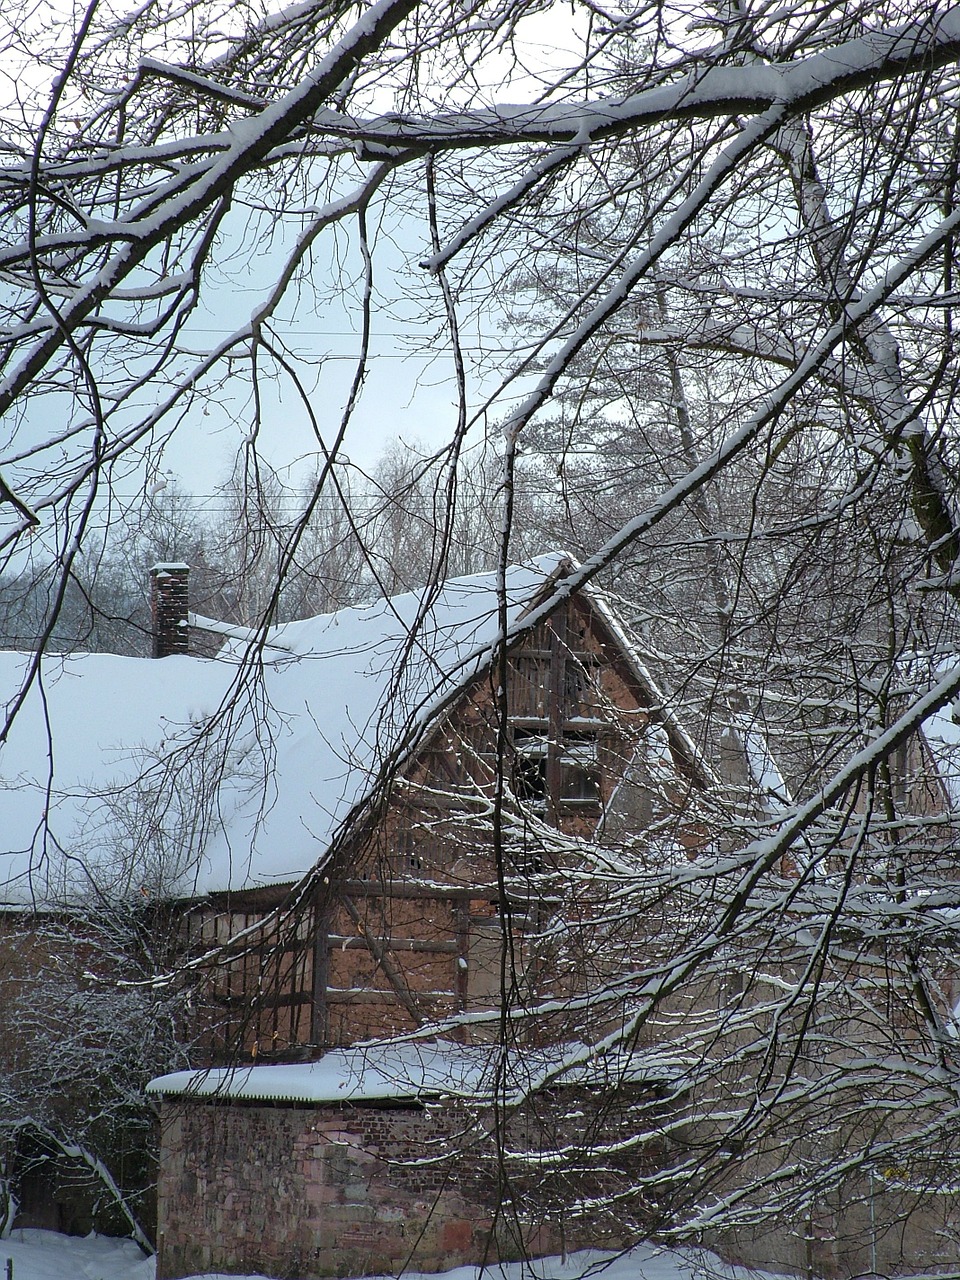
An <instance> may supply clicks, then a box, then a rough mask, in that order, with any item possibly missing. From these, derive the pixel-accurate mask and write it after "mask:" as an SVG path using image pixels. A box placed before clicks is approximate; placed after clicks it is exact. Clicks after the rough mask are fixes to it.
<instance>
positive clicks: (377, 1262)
mask: <svg viewBox="0 0 960 1280" xmlns="http://www.w3.org/2000/svg"><path fill="white" fill-rule="evenodd" d="M161 1115H162V1118H161V1143H162V1160H161V1170H162V1173H161V1180H160V1187H159V1233H158V1245H159V1259H158V1270H157V1276H158V1280H171V1277H178V1276H183V1275H189V1274H193V1273H195V1272H199V1271H208V1270H220V1271H227V1272H239V1273H244V1272H246V1273H250V1272H264V1273H265V1274H267V1275H271V1276H278V1277H287V1276H297V1277H313V1276H333V1275H341V1276H343V1275H364V1274H369V1273H371V1272H391V1271H394V1272H396V1271H399V1270H400V1269H401V1268H402V1267H403V1265H404V1264H405V1263H406V1262H407V1261H408V1260H409V1259H410V1258H411V1256H415V1257H416V1264H417V1266H418V1267H419V1268H422V1269H425V1270H428V1271H433V1270H442V1269H445V1268H448V1267H453V1266H457V1265H459V1264H461V1263H464V1262H467V1261H470V1260H474V1259H476V1258H479V1257H480V1256H482V1254H483V1251H484V1246H485V1239H486V1236H487V1233H488V1232H489V1229H490V1226H491V1222H490V1219H489V1216H488V1215H485V1214H484V1212H483V1211H482V1210H481V1209H479V1208H478V1207H477V1205H476V1204H472V1203H471V1202H470V1201H469V1200H468V1199H467V1198H466V1197H465V1195H464V1194H463V1192H462V1189H461V1187H460V1185H459V1184H458V1182H457V1180H456V1178H455V1176H454V1175H453V1173H452V1170H451V1166H450V1164H449V1163H447V1162H443V1163H441V1164H440V1165H432V1164H430V1163H420V1164H417V1165H413V1166H405V1165H403V1164H402V1163H399V1162H401V1161H410V1160H419V1161H424V1159H425V1158H428V1157H429V1156H430V1155H431V1154H432V1153H434V1152H436V1151H437V1150H438V1147H446V1148H448V1147H449V1141H450V1136H451V1126H452V1125H454V1124H455V1123H456V1122H455V1121H454V1119H453V1115H452V1113H451V1112H449V1111H446V1110H445V1109H443V1108H430V1109H426V1110H424V1109H420V1108H416V1107H412V1106H411V1107H409V1108H407V1107H370V1106H368V1107H349V1106H323V1107H312V1106H307V1107H299V1106H258V1105H246V1104H209V1103H207V1104H204V1103H199V1102H198V1103H183V1102H177V1103H173V1102H167V1103H164V1104H163V1106H162V1109H161Z"/></svg>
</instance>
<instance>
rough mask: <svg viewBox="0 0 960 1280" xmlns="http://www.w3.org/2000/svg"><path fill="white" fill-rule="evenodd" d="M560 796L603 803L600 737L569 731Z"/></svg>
mask: <svg viewBox="0 0 960 1280" xmlns="http://www.w3.org/2000/svg"><path fill="white" fill-rule="evenodd" d="M560 799H561V800H568V801H571V802H575V803H579V804H594V805H595V804H599V802H600V759H599V749H598V744H597V739H596V738H595V737H593V736H591V735H586V734H567V735H566V736H565V738H564V740H563V754H562V755H561V757H560Z"/></svg>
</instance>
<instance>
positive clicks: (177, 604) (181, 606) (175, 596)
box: [150, 564, 190, 658]
mask: <svg viewBox="0 0 960 1280" xmlns="http://www.w3.org/2000/svg"><path fill="white" fill-rule="evenodd" d="M189 572H190V566H189V565H188V564H155V565H154V566H153V568H152V569H151V570H150V578H151V583H150V613H151V616H152V618H153V656H154V657H155V658H168V657H169V656H170V654H172V653H186V652H187V643H188V638H189V637H188V632H189V627H188V626H187V609H188V607H189V597H188V592H187V575H188V574H189Z"/></svg>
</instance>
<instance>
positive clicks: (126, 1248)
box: [0, 1230, 157, 1280]
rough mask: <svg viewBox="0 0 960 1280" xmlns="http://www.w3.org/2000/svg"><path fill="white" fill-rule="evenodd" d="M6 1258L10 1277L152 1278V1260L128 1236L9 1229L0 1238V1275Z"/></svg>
mask: <svg viewBox="0 0 960 1280" xmlns="http://www.w3.org/2000/svg"><path fill="white" fill-rule="evenodd" d="M7 1259H10V1260H12V1262H13V1280H154V1276H155V1275H156V1271H157V1268H156V1263H155V1261H154V1259H153V1258H145V1257H144V1256H143V1253H142V1252H141V1251H140V1249H138V1248H137V1246H136V1245H135V1244H134V1243H133V1241H132V1240H111V1239H107V1237H106V1236H94V1235H90V1236H86V1237H84V1238H81V1237H79V1236H63V1235H59V1234H58V1233H57V1232H55V1231H31V1230H26V1231H12V1232H11V1233H10V1235H9V1236H6V1237H5V1238H4V1239H0V1275H4V1274H6V1273H5V1271H4V1267H5V1266H6V1263H7Z"/></svg>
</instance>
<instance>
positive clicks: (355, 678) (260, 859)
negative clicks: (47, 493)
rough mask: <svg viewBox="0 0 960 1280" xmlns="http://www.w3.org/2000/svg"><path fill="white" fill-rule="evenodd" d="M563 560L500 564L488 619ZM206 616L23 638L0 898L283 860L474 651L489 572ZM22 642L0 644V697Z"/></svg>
mask: <svg viewBox="0 0 960 1280" xmlns="http://www.w3.org/2000/svg"><path fill="white" fill-rule="evenodd" d="M567 564H569V557H567V556H566V555H565V553H562V552H555V553H552V554H549V555H545V556H542V557H540V558H539V559H537V560H535V561H533V562H531V563H528V564H523V565H516V566H513V567H512V568H510V569H509V570H508V572H507V578H506V585H507V601H508V609H507V625H508V627H510V626H512V625H513V624H514V623H516V621H517V620H518V619H519V618H520V617H521V616H522V615H523V614H524V612H525V611H526V610H527V609H528V608H529V607H530V606H531V605H532V604H534V603H536V602H537V601H538V600H539V599H540V598H542V596H543V594H544V592H545V590H546V588H547V587H548V585H549V584H550V582H551V581H553V580H555V579H556V577H557V576H558V575H559V574H560V573H561V571H562V569H563V567H564V566H565V565H567ZM589 594H590V595H591V598H592V599H593V597H594V596H596V593H594V592H592V591H590V592H589ZM593 603H594V604H595V605H596V606H597V608H598V612H599V613H601V614H602V616H603V617H604V619H605V621H606V623H607V625H608V626H609V627H611V628H613V629H614V632H615V637H616V639H617V641H618V642H619V643H620V644H621V645H623V646H624V652H625V654H626V655H627V658H628V660H629V661H630V662H631V663H632V665H633V667H634V670H635V674H636V676H637V678H638V679H640V680H641V681H643V683H644V685H645V686H646V688H647V689H648V690H649V691H650V693H651V695H652V697H653V698H654V700H656V701H659V695H658V694H657V692H656V689H655V686H654V685H653V682H652V681H651V680H650V677H649V675H648V673H647V672H646V671H645V670H644V669H643V667H642V665H641V664H640V663H639V661H638V660H637V658H636V655H634V654H632V652H631V651H630V649H629V645H628V644H627V643H626V641H625V637H624V636H623V635H622V633H621V632H620V630H619V627H618V626H617V624H616V620H615V619H614V618H613V617H612V615H610V613H609V610H607V609H606V607H605V606H604V605H603V603H602V599H601V598H600V597H599V596H596V599H593ZM214 625H215V626H216V624H214ZM217 629H218V630H220V631H221V632H222V633H223V634H224V635H225V636H226V638H227V643H226V645H225V647H224V649H223V650H222V652H221V653H220V655H218V657H217V658H216V659H205V658H197V657H186V656H172V657H166V658H163V659H161V660H157V659H139V658H122V657H117V656H113V655H108V654H76V655H69V656H64V655H50V656H46V657H44V658H43V660H42V663H41V665H40V678H39V679H38V680H37V681H36V682H35V683H34V685H33V687H32V688H31V689H30V691H29V693H28V696H27V700H26V702H25V704H24V705H23V707H22V708H21V710H20V712H19V714H18V716H17V718H16V720H15V722H14V725H13V728H12V730H11V733H10V735H9V738H8V740H7V741H6V743H5V744H3V745H2V746H0V815H2V821H0V905H7V906H16V905H20V906H24V907H31V906H38V905H40V906H49V905H53V904H56V903H61V902H63V901H65V900H70V899H71V898H74V897H76V896H77V895H78V894H82V893H83V892H84V891H85V890H89V889H90V888H93V887H95V888H96V889H97V890H98V891H101V892H109V893H110V894H112V895H117V894H141V895H144V896H146V897H147V898H151V897H155V896H157V897H164V898H170V897H191V896H195V895H199V894H204V893H210V892H217V891H225V890H238V889H248V888H258V887H265V886H269V885H276V884H288V883H291V882H294V881H296V880H298V879H299V878H300V877H301V876H302V875H304V874H305V873H306V872H308V871H309V870H310V869H311V868H312V867H313V866H314V865H315V864H316V863H317V861H318V860H319V858H320V857H321V856H322V855H323V853H324V852H325V851H326V849H327V848H328V847H329V845H330V842H331V840H332V839H333V838H334V836H335V835H336V834H337V832H338V831H340V830H341V829H342V827H343V825H344V823H345V822H346V821H347V819H348V817H349V816H350V815H351V813H353V812H355V811H356V810H357V807H358V806H362V805H363V803H364V801H365V800H366V798H367V797H368V796H369V794H370V792H371V789H372V788H373V787H374V785H375V782H376V779H377V777H378V774H379V771H380V769H381V767H382V765H383V763H384V761H385V760H386V759H388V758H389V757H390V755H391V753H394V752H397V751H399V752H400V753H401V754H402V751H403V748H404V744H405V743H406V742H408V741H409V740H410V733H411V730H414V731H415V730H416V729H417V728H418V727H421V728H422V727H424V726H427V725H429V724H430V723H431V722H432V720H433V719H435V718H436V716H437V714H438V713H439V711H440V710H441V709H442V708H443V707H445V706H446V705H447V704H448V703H449V701H450V699H451V697H452V696H453V695H455V693H456V692H457V690H459V689H460V688H462V687H464V686H465V685H466V684H467V683H469V681H470V680H472V679H473V678H474V677H475V676H476V675H477V674H478V672H480V671H481V670H483V669H484V667H485V666H486V665H488V663H489V660H490V655H491V652H492V646H493V644H494V643H495V641H496V638H497V635H498V630H499V621H498V614H497V591H496V578H495V575H493V574H479V575H475V576H472V577H466V578H458V579H452V580H450V581H448V582H446V583H445V584H444V585H443V586H442V587H441V588H440V589H439V590H438V591H436V592H435V593H434V594H433V595H431V596H430V597H429V598H428V599H424V598H423V597H422V596H421V595H420V594H419V593H417V592H412V593H408V594H406V595H400V596H394V597H393V598H391V599H384V600H378V601H377V602H376V603H374V604H371V605H369V606H363V607H356V608H349V609H342V610H340V611H338V612H337V613H333V614H326V615H322V616H320V617H316V618H310V619H307V620H305V621H302V622H291V623H287V624H285V625H282V626H277V627H273V628H271V629H270V631H269V632H268V633H267V635H266V637H265V639H264V638H263V637H262V636H257V635H256V634H255V633H253V632H245V631H243V630H242V629H239V628H232V627H226V626H223V625H222V624H221V625H219V626H217ZM251 657H253V658H255V659H256V660H254V661H251V660H250V659H251ZM33 660H34V655H32V654H27V655H24V654H17V653H13V652H0V697H4V696H6V697H12V696H14V695H15V694H16V692H17V690H18V689H19V688H20V685H21V683H22V681H23V678H24V674H25V672H26V671H27V670H28V668H29V664H30V663H31V662H32V661H33ZM664 715H665V713H664ZM665 723H667V725H668V727H669V729H670V733H671V737H672V738H673V740H674V741H676V742H677V743H678V744H679V750H680V751H681V753H682V754H684V755H686V756H687V757H688V758H689V759H695V753H694V749H693V747H692V744H691V743H690V742H689V739H687V738H686V737H685V736H684V735H683V733H682V731H681V730H680V729H679V726H677V725H675V724H674V723H673V722H672V721H667V720H666V719H665Z"/></svg>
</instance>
